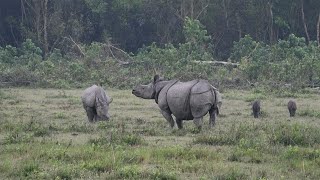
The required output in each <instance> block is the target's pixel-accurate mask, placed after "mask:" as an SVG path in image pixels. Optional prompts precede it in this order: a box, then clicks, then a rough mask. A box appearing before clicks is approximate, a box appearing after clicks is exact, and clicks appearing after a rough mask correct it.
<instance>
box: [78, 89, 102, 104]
mask: <svg viewBox="0 0 320 180" xmlns="http://www.w3.org/2000/svg"><path fill="white" fill-rule="evenodd" d="M98 89H99V87H98V86H97V85H93V86H91V87H88V88H87V89H85V90H84V92H83V94H82V96H81V99H82V103H83V105H85V106H88V107H94V106H95V101H96V91H97V90H98Z"/></svg>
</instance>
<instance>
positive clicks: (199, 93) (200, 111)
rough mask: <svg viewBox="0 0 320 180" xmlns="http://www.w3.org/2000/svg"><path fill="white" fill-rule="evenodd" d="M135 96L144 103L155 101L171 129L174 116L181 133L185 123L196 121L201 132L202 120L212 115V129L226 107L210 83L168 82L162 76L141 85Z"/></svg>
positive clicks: (203, 81)
mask: <svg viewBox="0 0 320 180" xmlns="http://www.w3.org/2000/svg"><path fill="white" fill-rule="evenodd" d="M132 94H134V95H135V96H137V97H140V98H144V99H155V101H156V103H157V104H158V106H159V108H160V110H161V113H162V115H163V116H164V118H165V119H166V120H167V121H168V122H169V123H170V126H171V127H174V120H173V118H172V116H171V115H172V114H173V115H174V116H175V118H176V123H177V126H178V128H179V129H181V128H182V121H183V120H193V122H194V123H195V125H196V126H197V127H198V128H199V129H201V126H202V118H203V116H205V115H206V114H207V113H208V112H209V113H210V120H209V122H210V123H209V124H210V127H212V126H214V124H215V119H216V115H217V114H219V109H220V106H221V104H222V101H221V95H220V93H219V91H217V90H216V88H214V87H213V86H212V85H211V84H209V82H208V81H206V80H193V81H188V82H180V81H178V80H170V81H165V80H163V78H160V76H159V75H155V76H154V80H153V82H151V83H149V84H148V85H137V86H136V87H135V88H134V89H133V90H132Z"/></svg>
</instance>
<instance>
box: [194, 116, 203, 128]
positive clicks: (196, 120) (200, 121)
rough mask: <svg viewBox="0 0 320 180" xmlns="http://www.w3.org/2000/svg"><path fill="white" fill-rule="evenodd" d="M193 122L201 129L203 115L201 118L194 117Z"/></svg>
mask: <svg viewBox="0 0 320 180" xmlns="http://www.w3.org/2000/svg"><path fill="white" fill-rule="evenodd" d="M193 123H194V124H195V125H196V126H197V128H198V129H199V130H201V127H202V117H200V118H194V119H193Z"/></svg>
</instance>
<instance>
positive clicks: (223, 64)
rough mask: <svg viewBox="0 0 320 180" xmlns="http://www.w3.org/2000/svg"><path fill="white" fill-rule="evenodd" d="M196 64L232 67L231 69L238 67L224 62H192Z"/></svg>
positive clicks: (236, 64)
mask: <svg viewBox="0 0 320 180" xmlns="http://www.w3.org/2000/svg"><path fill="white" fill-rule="evenodd" d="M192 62H193V63H196V64H212V65H214V66H232V67H233V68H237V67H238V66H240V64H239V63H232V62H226V61H192Z"/></svg>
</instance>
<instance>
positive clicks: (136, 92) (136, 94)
mask: <svg viewBox="0 0 320 180" xmlns="http://www.w3.org/2000/svg"><path fill="white" fill-rule="evenodd" d="M132 94H133V95H135V96H137V97H141V94H140V93H139V92H138V91H136V90H132Z"/></svg>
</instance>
